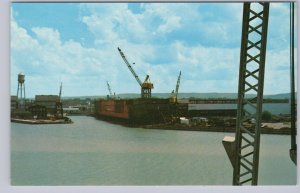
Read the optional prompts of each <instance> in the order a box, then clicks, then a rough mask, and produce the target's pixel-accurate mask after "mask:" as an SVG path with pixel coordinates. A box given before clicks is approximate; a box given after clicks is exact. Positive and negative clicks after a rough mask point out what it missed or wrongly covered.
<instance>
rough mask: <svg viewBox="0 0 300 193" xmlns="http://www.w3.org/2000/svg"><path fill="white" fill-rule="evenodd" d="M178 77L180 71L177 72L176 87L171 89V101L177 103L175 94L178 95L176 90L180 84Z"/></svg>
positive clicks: (179, 76)
mask: <svg viewBox="0 0 300 193" xmlns="http://www.w3.org/2000/svg"><path fill="white" fill-rule="evenodd" d="M180 78H181V71H180V72H179V75H178V78H177V83H176V89H175V91H174V90H173V91H172V96H171V102H174V103H177V96H178V90H179V85H180Z"/></svg>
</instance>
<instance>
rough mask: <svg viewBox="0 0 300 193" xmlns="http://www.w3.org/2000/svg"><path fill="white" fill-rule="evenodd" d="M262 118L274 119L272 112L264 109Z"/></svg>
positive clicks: (265, 119) (264, 119)
mask: <svg viewBox="0 0 300 193" xmlns="http://www.w3.org/2000/svg"><path fill="white" fill-rule="evenodd" d="M261 119H262V120H263V121H270V120H271V119H272V113H271V112H269V111H263V112H262V114H261Z"/></svg>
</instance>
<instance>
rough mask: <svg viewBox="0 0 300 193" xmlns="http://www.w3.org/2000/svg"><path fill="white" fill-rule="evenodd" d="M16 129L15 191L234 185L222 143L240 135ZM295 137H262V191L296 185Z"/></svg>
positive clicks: (93, 125)
mask: <svg viewBox="0 0 300 193" xmlns="http://www.w3.org/2000/svg"><path fill="white" fill-rule="evenodd" d="M71 119H72V120H73V121H74V123H73V124H66V125H26V124H20V123H11V183H12V185H231V184H232V173H233V169H232V166H231V164H230V162H229V159H228V158H227V155H226V153H225V150H224V148H223V146H222V143H221V142H222V139H223V138H224V136H226V135H231V136H234V134H233V133H214V132H196V131H173V130H152V129H141V128H128V127H123V126H120V125H114V124H111V123H107V122H103V121H100V120H96V119H95V118H93V117H85V116H73V117H71ZM289 148H290V137H289V136H287V135H262V136H261V149H260V164H259V178H258V183H259V185H295V184H296V181H297V179H296V178H297V174H296V173H297V172H296V170H297V169H296V166H295V165H294V164H293V162H292V161H291V160H290V158H289Z"/></svg>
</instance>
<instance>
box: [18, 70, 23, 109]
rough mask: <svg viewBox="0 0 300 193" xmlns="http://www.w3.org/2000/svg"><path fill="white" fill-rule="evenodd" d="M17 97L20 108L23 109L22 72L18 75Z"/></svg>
mask: <svg viewBox="0 0 300 193" xmlns="http://www.w3.org/2000/svg"><path fill="white" fill-rule="evenodd" d="M17 97H18V102H19V105H20V107H23V106H24V104H25V75H24V74H22V72H21V73H20V74H18V91H17Z"/></svg>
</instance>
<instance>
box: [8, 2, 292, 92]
mask: <svg viewBox="0 0 300 193" xmlns="http://www.w3.org/2000/svg"><path fill="white" fill-rule="evenodd" d="M296 7H297V6H296ZM242 10H243V4H242V3H12V4H11V29H10V30H11V57H10V59H11V95H16V94H17V86H18V82H17V76H18V74H19V73H20V72H22V73H24V74H25V76H26V77H25V87H26V97H34V96H35V95H39V94H54V95H57V94H58V93H59V87H60V84H61V82H62V84H63V90H62V96H94V95H97V96H99V95H107V94H108V89H107V85H106V82H107V81H108V82H109V84H110V87H111V89H112V91H113V92H115V93H116V94H121V93H140V86H139V84H138V83H137V81H136V80H135V78H134V76H133V75H132V74H131V72H130V71H129V69H128V67H127V66H126V64H125V63H124V61H123V60H122V58H121V56H120V54H119V52H118V50H117V47H120V48H121V49H122V51H123V52H124V54H125V56H126V58H127V60H128V61H129V62H130V63H131V64H132V63H134V64H132V67H133V69H134V70H135V72H136V73H137V74H138V76H139V78H140V79H141V80H142V81H143V80H144V79H145V77H146V75H147V74H149V75H150V80H151V82H152V83H153V84H154V89H153V90H152V92H153V93H171V91H172V90H174V89H175V87H176V81H177V77H178V75H179V72H180V71H181V72H182V75H181V82H180V87H179V92H185V93H186V92H193V93H194V92H199V93H207V92H217V93H237V92H238V76H239V60H240V46H241V29H242ZM296 23H297V21H296ZM289 46H290V45H289V4H288V3H285V2H283V3H271V4H270V16H269V29H268V40H267V54H266V67H265V85H264V94H278V93H288V92H289V91H290V81H289V80H290V75H289V73H290V66H289V65H290V64H289V60H290V59H289ZM296 53H297V52H296Z"/></svg>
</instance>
